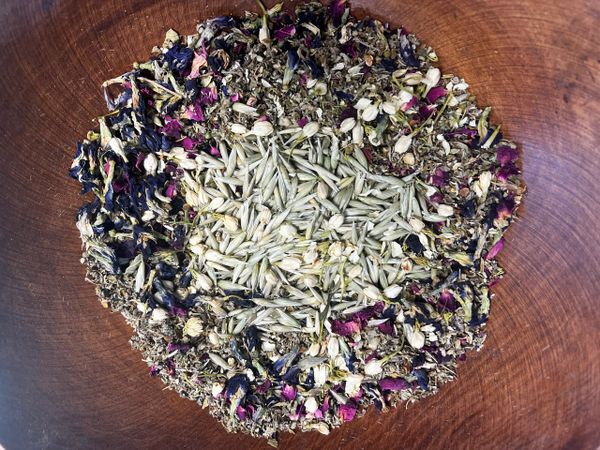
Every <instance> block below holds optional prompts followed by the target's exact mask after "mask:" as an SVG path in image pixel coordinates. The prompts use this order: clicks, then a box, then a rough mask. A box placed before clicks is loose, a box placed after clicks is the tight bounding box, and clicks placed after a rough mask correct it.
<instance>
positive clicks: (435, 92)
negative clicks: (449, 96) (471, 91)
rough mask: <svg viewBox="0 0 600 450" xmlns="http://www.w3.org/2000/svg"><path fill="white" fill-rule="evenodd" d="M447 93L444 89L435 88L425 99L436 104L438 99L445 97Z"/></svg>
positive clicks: (440, 87)
mask: <svg viewBox="0 0 600 450" xmlns="http://www.w3.org/2000/svg"><path fill="white" fill-rule="evenodd" d="M447 92H448V91H447V90H446V89H445V88H444V87H442V86H437V87H434V88H432V89H430V90H429V92H428V93H427V95H426V96H425V99H426V100H427V101H428V102H429V103H435V101H436V100H437V99H438V98H440V97H443V96H444V95H446V93H447Z"/></svg>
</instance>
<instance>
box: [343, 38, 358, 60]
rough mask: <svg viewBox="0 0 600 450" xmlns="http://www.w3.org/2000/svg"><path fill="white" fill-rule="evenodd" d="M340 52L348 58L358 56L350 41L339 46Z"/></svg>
mask: <svg viewBox="0 0 600 450" xmlns="http://www.w3.org/2000/svg"><path fill="white" fill-rule="evenodd" d="M340 50H341V51H342V53H345V54H346V55H348V56H349V57H350V58H356V57H357V56H358V52H357V51H356V46H355V45H354V42H352V41H351V40H349V41H348V42H345V43H343V44H342V45H340Z"/></svg>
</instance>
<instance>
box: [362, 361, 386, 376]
mask: <svg viewBox="0 0 600 450" xmlns="http://www.w3.org/2000/svg"><path fill="white" fill-rule="evenodd" d="M382 366H383V362H382V361H381V360H379V359H372V360H370V361H369V362H368V363H366V364H365V375H368V376H373V375H379V374H380V373H381V372H382V370H383V369H382Z"/></svg>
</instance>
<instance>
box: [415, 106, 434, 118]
mask: <svg viewBox="0 0 600 450" xmlns="http://www.w3.org/2000/svg"><path fill="white" fill-rule="evenodd" d="M435 109H436V108H435V106H434V105H421V106H419V115H420V116H421V117H422V118H423V119H428V118H429V116H431V115H432V114H433V113H434V112H435Z"/></svg>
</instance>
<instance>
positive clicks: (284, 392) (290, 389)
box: [281, 384, 297, 402]
mask: <svg viewBox="0 0 600 450" xmlns="http://www.w3.org/2000/svg"><path fill="white" fill-rule="evenodd" d="M296 394H297V391H296V388H295V387H294V386H291V385H289V384H286V385H284V386H283V388H282V389H281V397H282V398H283V399H285V400H287V401H288V402H290V401H292V400H294V399H295V398H296Z"/></svg>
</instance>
